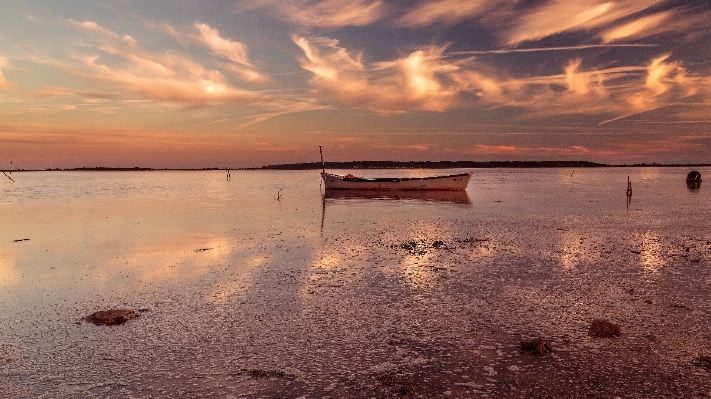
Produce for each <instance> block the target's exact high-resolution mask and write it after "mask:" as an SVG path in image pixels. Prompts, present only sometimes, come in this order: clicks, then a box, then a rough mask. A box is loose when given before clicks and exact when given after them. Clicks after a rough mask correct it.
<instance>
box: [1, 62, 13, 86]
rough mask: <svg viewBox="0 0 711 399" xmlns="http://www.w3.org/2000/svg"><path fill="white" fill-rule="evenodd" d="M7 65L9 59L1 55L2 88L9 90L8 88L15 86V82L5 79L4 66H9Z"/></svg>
mask: <svg viewBox="0 0 711 399" xmlns="http://www.w3.org/2000/svg"><path fill="white" fill-rule="evenodd" d="M7 65H8V63H7V59H5V58H3V57H0V90H8V89H12V88H13V87H15V84H14V83H10V82H8V81H7V80H6V79H5V76H3V73H2V68H3V67H7Z"/></svg>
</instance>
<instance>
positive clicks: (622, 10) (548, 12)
mask: <svg viewBox="0 0 711 399" xmlns="http://www.w3.org/2000/svg"><path fill="white" fill-rule="evenodd" d="M660 3H662V0H621V1H616V2H613V1H600V0H598V1H593V2H591V1H587V0H555V1H552V2H548V3H545V4H544V5H543V6H539V7H537V8H535V9H534V10H533V11H532V12H530V13H527V14H523V15H522V16H521V17H518V18H515V19H514V21H513V23H512V27H511V28H509V29H508V30H506V31H505V32H504V33H503V40H504V42H505V43H506V44H507V45H510V46H516V45H518V44H520V43H522V42H526V41H534V40H540V39H543V38H545V37H548V36H552V35H555V34H558V33H563V32H572V31H580V30H591V29H593V28H599V27H604V26H605V25H607V24H610V23H612V22H614V21H617V20H620V19H622V18H625V17H627V16H630V15H632V14H635V13H638V12H640V11H643V10H645V9H647V8H649V7H651V6H654V5H657V4H660Z"/></svg>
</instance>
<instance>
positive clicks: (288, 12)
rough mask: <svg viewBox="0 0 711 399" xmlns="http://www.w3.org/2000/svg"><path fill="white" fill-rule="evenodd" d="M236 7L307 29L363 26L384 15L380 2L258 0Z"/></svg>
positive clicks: (350, 0) (381, 2) (374, 0)
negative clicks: (266, 10)
mask: <svg viewBox="0 0 711 399" xmlns="http://www.w3.org/2000/svg"><path fill="white" fill-rule="evenodd" d="M239 7H247V8H256V7H264V8H269V9H272V10H274V11H275V12H277V13H278V14H279V15H280V16H281V17H283V18H286V19H288V20H290V21H292V22H294V23H297V24H299V25H301V26H306V27H322V28H342V27H346V26H366V25H370V24H372V23H373V22H375V21H378V20H380V19H381V18H383V17H384V16H385V15H386V14H387V10H386V7H385V3H384V2H383V1H382V0H321V1H312V0H257V1H251V2H245V3H239Z"/></svg>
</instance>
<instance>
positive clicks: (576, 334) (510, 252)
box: [0, 210, 711, 398]
mask: <svg viewBox="0 0 711 399" xmlns="http://www.w3.org/2000/svg"><path fill="white" fill-rule="evenodd" d="M699 212H700V213H699V215H696V216H700V217H703V216H707V215H705V214H704V213H703V212H707V211H706V210H700V211H699ZM646 216H647V217H644V218H636V217H629V218H627V219H626V220H619V218H615V217H607V216H603V217H594V216H590V217H584V216H577V217H570V218H544V217H541V218H535V217H529V218H525V219H517V220H513V219H510V220H497V221H495V220H476V219H469V220H462V221H456V220H422V221H413V222H407V223H403V224H388V223H386V224H378V225H373V224H361V225H357V226H349V228H348V229H343V230H341V231H338V232H332V233H328V234H323V233H322V235H321V237H320V238H319V239H316V240H314V239H313V237H310V236H308V234H305V233H304V232H299V231H295V232H292V233H293V234H282V233H281V232H279V231H274V232H273V233H272V234H269V235H267V236H259V237H257V236H246V237H242V238H236V239H235V240H234V241H233V242H231V247H230V249H229V250H228V251H229V252H230V253H231V256H229V257H228V258H227V259H229V260H228V261H225V262H215V263H213V264H211V266H210V268H209V271H208V272H206V273H205V274H203V275H202V276H201V278H200V279H199V282H197V283H195V282H190V283H187V282H180V281H178V282H171V283H165V284H156V285H155V286H151V287H148V288H145V289H142V290H138V291H134V292H130V293H127V294H124V296H123V297H114V298H109V299H108V300H107V299H101V300H96V301H86V302H76V303H71V301H69V302H57V303H54V304H52V305H50V306H45V307H40V308H37V307H34V308H32V307H25V308H23V309H8V311H6V312H4V313H3V315H2V316H0V323H2V325H3V327H2V330H1V331H2V333H3V341H2V342H0V359H4V360H3V361H2V362H0V396H1V397H13V398H37V397H53V398H107V397H144V398H183V397H184V398H188V397H201V398H208V397H216V398H217V397H219V398H242V397H245V398H260V397H262V398H276V397H280V398H373V397H375V398H384V397H412V398H431V397H447V398H502V397H503V398H523V397H525V398H535V397H541V398H544V397H556V398H580V397H596V398H601V397H602V398H615V397H626V398H647V397H706V396H711V388H710V387H711V364H710V362H709V356H711V322H709V320H711V319H710V318H709V316H711V314H710V313H711V303H710V298H709V296H708V292H709V288H710V287H709V285H710V284H711V269H709V267H708V266H709V264H710V262H711V232H709V231H708V229H704V228H702V227H694V226H693V225H692V226H684V225H683V223H679V219H678V218H677V216H678V215H673V214H670V215H646ZM687 216H688V215H687ZM692 216H693V215H692ZM19 244H22V243H19ZM19 244H18V245H19ZM200 249H203V250H204V251H197V250H200ZM197 250H196V251H197V252H195V253H194V254H193V255H191V256H193V257H195V258H196V259H198V257H200V256H209V255H210V253H211V252H212V251H214V250H216V249H214V248H197ZM110 308H126V309H133V310H136V311H137V312H138V313H139V317H137V318H135V319H133V320H129V321H127V322H126V323H124V324H122V325H119V326H96V325H93V324H90V323H87V322H85V321H83V320H82V318H83V317H85V316H87V315H89V314H91V313H92V312H95V311H97V310H105V309H110ZM598 318H603V319H606V320H609V321H610V322H613V323H615V324H617V325H619V326H620V328H621V331H622V334H621V336H619V337H613V338H599V337H593V336H591V335H589V331H588V330H589V327H590V324H591V322H592V321H593V320H594V319H598ZM537 337H542V338H544V339H545V340H546V341H548V342H550V343H551V345H552V348H553V351H552V352H551V353H549V354H546V355H543V356H535V355H532V354H529V353H523V352H521V350H520V348H521V344H520V342H521V341H522V340H529V339H532V338H537Z"/></svg>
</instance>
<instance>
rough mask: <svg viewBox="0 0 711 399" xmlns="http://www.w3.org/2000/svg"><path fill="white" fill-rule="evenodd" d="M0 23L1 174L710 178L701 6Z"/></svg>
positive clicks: (559, 4) (528, 1)
mask: <svg viewBox="0 0 711 399" xmlns="http://www.w3.org/2000/svg"><path fill="white" fill-rule="evenodd" d="M0 10H2V11H1V12H0V169H9V168H10V167H11V166H10V162H13V163H12V168H24V169H32V168H42V169H44V168H68V167H83V166H89V167H92V166H109V167H134V166H142V167H156V168H163V167H168V168H172V167H195V168H202V167H212V166H220V167H221V166H225V165H229V166H230V167H233V168H238V167H254V166H261V165H267V164H275V163H293V162H315V161H318V160H319V155H318V145H323V147H324V151H325V156H326V159H327V160H330V161H352V160H433V161H437V160H473V161H489V160H586V161H594V162H604V163H613V164H622V163H628V164H629V163H641V162H647V163H651V162H657V163H711V22H709V21H711V2H709V1H708V0H698V1H661V0H615V1H596V0H549V1H532V0H520V1H503V0H435V1H411V0H245V1H227V0H221V1H197V0H195V1H188V0H150V1H144V0H141V1H131V0H114V1H102V0H91V1H88V0H87V1H82V0H66V1H58V0H53V1H49V0H33V1H19V0H0Z"/></svg>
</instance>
